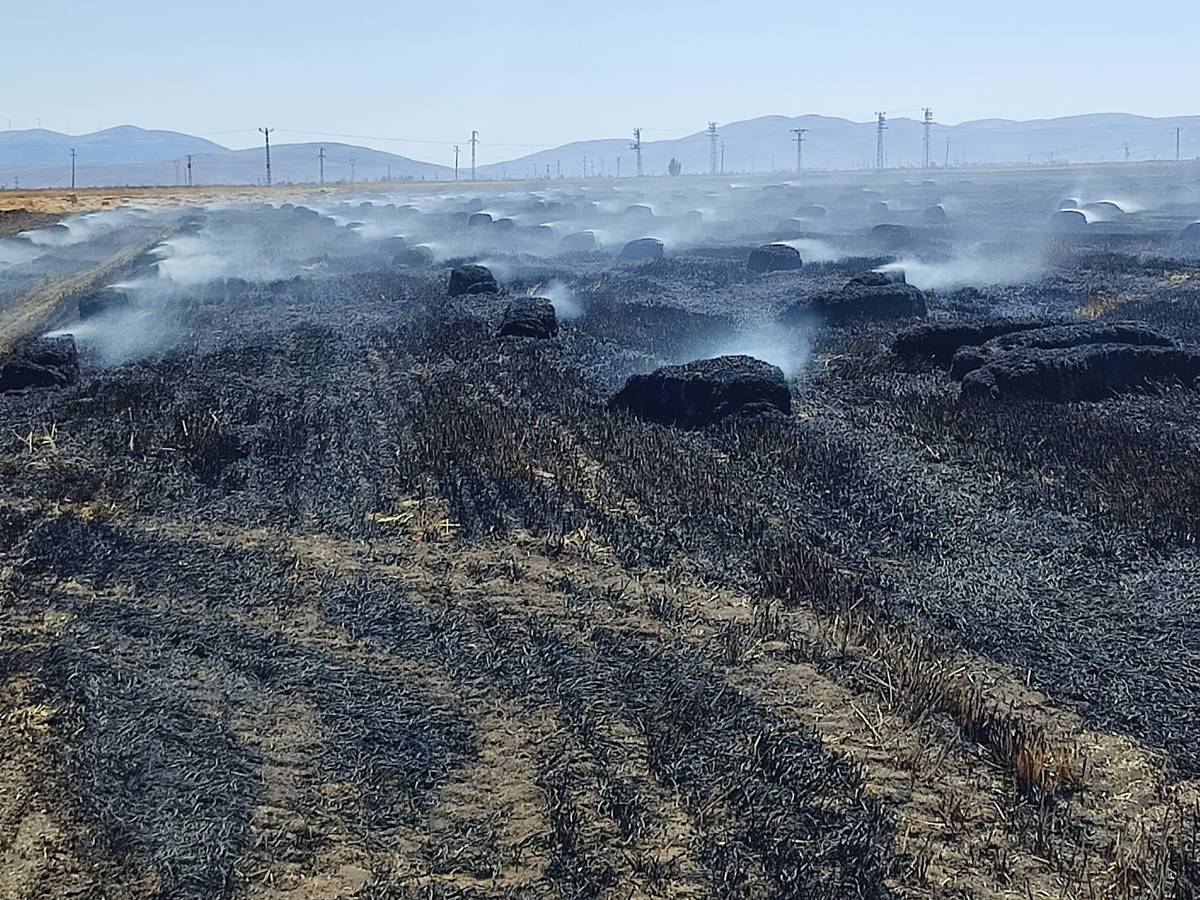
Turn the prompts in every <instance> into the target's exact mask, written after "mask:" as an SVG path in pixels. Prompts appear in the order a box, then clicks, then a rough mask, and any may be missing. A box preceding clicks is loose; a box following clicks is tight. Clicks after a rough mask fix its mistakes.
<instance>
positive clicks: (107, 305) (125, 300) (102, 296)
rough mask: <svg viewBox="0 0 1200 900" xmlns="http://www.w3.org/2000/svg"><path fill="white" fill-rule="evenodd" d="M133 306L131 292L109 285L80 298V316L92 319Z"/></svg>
mask: <svg viewBox="0 0 1200 900" xmlns="http://www.w3.org/2000/svg"><path fill="white" fill-rule="evenodd" d="M130 306H132V301H131V300H130V299H129V294H127V293H125V291H122V290H120V289H119V288H113V287H107V288H102V289H101V290H98V291H93V292H92V293H90V294H87V295H85V296H83V297H80V298H79V318H81V319H90V318H92V317H94V316H100V315H103V314H105V313H108V312H112V311H113V310H120V309H128V308H129V307H130Z"/></svg>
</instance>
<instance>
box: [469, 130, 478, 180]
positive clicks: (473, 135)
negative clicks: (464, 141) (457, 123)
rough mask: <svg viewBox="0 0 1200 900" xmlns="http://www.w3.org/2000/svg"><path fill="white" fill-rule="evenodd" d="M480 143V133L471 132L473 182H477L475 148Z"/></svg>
mask: <svg viewBox="0 0 1200 900" xmlns="http://www.w3.org/2000/svg"><path fill="white" fill-rule="evenodd" d="M478 143H479V132H478V131H472V132H471V180H472V181H475V147H476V145H477V144H478Z"/></svg>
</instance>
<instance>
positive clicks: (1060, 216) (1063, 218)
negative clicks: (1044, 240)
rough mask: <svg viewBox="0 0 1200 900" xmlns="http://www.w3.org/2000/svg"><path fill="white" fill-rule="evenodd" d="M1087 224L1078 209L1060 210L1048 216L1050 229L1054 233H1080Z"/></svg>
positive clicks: (1085, 218) (1084, 216)
mask: <svg viewBox="0 0 1200 900" xmlns="http://www.w3.org/2000/svg"><path fill="white" fill-rule="evenodd" d="M1087 224H1088V220H1087V216H1086V215H1084V214H1083V212H1082V211H1080V210H1078V209H1060V210H1058V211H1056V212H1055V213H1054V214H1053V215H1052V216H1050V228H1051V229H1052V230H1054V231H1081V230H1083V229H1084V228H1087Z"/></svg>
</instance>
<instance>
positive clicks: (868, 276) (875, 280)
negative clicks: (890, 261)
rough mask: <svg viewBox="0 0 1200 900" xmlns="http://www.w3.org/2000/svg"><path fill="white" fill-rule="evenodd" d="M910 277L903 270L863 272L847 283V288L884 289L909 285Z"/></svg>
mask: <svg viewBox="0 0 1200 900" xmlns="http://www.w3.org/2000/svg"><path fill="white" fill-rule="evenodd" d="M907 283H908V276H906V275H905V274H904V270H903V269H887V270H885V271H874V270H872V271H870V272H863V273H862V274H861V275H855V276H854V277H853V278H851V279H850V280H849V281H847V282H846V287H848V288H849V287H884V286H886V285H889V284H907Z"/></svg>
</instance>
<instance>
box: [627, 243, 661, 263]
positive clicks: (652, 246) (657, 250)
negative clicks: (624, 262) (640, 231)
mask: <svg viewBox="0 0 1200 900" xmlns="http://www.w3.org/2000/svg"><path fill="white" fill-rule="evenodd" d="M662 256H663V242H662V241H660V240H659V239H658V238H637V239H636V240H632V241H630V242H629V243H628V244H626V245H625V246H624V247H622V248H621V259H628V260H634V259H662Z"/></svg>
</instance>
